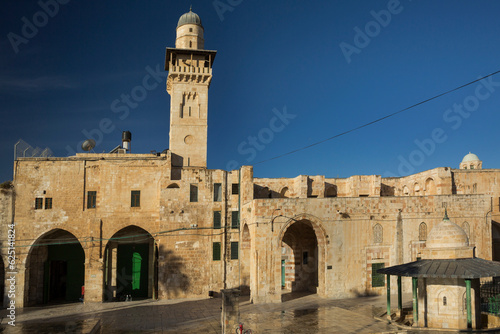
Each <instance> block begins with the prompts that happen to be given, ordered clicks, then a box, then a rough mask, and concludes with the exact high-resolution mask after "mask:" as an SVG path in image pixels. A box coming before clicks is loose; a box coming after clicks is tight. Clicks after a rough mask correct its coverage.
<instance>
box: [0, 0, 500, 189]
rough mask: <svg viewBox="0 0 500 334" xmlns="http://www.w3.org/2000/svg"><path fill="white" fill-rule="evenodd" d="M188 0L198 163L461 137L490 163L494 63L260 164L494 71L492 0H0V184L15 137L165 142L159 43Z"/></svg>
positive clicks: (348, 170) (497, 90)
mask: <svg viewBox="0 0 500 334" xmlns="http://www.w3.org/2000/svg"><path fill="white" fill-rule="evenodd" d="M54 4H57V7H58V8H56V6H55V5H54ZM190 4H192V6H193V11H194V12H196V13H197V14H199V15H200V17H201V19H202V22H203V26H204V28H205V48H206V49H211V50H217V51H218V54H217V57H216V59H215V62H214V71H213V74H214V77H213V80H212V84H211V87H210V91H209V128H208V129H209V130H208V131H209V132H208V168H212V169H215V168H220V169H227V168H228V167H230V166H231V167H232V166H235V165H237V164H245V165H254V174H255V176H257V177H295V176H297V175H300V174H308V175H326V176H327V177H337V176H339V177H348V176H351V175H357V174H378V175H382V176H389V175H392V176H401V175H407V174H411V173H415V172H419V171H423V170H427V169H432V168H435V167H443V166H449V167H454V168H458V164H459V163H460V161H461V159H462V157H463V156H464V155H465V154H467V153H468V152H469V151H471V152H473V153H476V154H477V155H478V156H479V157H480V158H481V159H482V160H483V167H484V168H499V167H500V156H499V155H498V149H497V145H496V143H497V142H499V141H500V132H499V131H497V128H498V124H499V121H500V113H499V112H498V111H499V109H500V74H497V75H495V76H492V77H491V78H490V79H488V80H487V81H483V82H482V83H474V84H472V85H470V86H467V87H465V88H463V89H460V90H458V91H455V92H453V93H450V94H448V95H446V96H443V97H440V98H438V99H435V100H433V101H431V102H428V103H426V104H423V105H420V106H418V107H416V108H413V109H411V110H408V111H406V112H404V113H401V114H398V115H396V116H394V117H392V118H389V119H386V120H384V121H382V122H379V123H376V124H374V125H371V126H368V127H365V128H362V129H360V130H357V131H355V132H351V133H349V134H346V135H344V136H341V137H338V138H336V139H333V140H330V141H327V142H324V143H322V144H320V145H316V146H314V147H312V148H310V149H306V150H302V151H299V152H297V153H295V154H290V155H287V156H285V157H282V158H279V159H274V160H270V161H266V162H263V163H260V162H261V161H265V160H268V159H271V158H273V157H276V156H279V155H281V154H283V153H286V152H289V151H293V150H295V149H297V148H300V147H304V146H308V145H311V144H314V143H316V142H318V141H321V140H324V139H326V138H329V137H332V136H335V135H336V134H338V133H342V132H344V131H347V130H350V129H352V128H355V127H358V126H360V125H363V124H365V123H368V122H371V121H373V120H375V119H377V118H380V117H383V116H385V115H388V114H391V113H393V112H396V111H398V110H401V109H404V108H406V107H409V106H411V105H413V104H416V103H419V102H421V101H423V100H425V99H427V98H430V97H433V96H435V95H438V94H440V93H443V92H445V91H447V90H450V89H453V88H456V87H458V86H460V85H462V84H465V83H467V82H470V81H473V80H476V79H477V78H479V77H481V76H484V75H487V74H489V73H492V72H495V71H498V70H500V62H499V55H500V43H499V38H498V36H500V34H499V33H500V20H498V13H500V2H498V1H485V0H476V1H472V0H470V1H461V0H452V1H438V2H436V1H424V0H422V1H417V0H413V1H410V0H401V1H394V0H391V1H373V0H370V1H347V0H346V1H307V2H305V1H292V0H288V1H249V0H243V1H242V0H217V1H212V0H208V1H207V0H204V1H201V0H199V1H196V0H192V1H170V0H168V1H166V0H163V1H159V0H150V1H130V0H124V1H120V2H115V1H76V0H59V1H58V2H56V0H42V1H41V2H37V1H25V0H23V1H18V0H7V1H5V3H4V4H3V8H4V10H3V11H2V12H1V13H0V16H1V18H0V49H1V53H0V60H1V70H0V117H1V124H2V129H1V131H0V162H1V163H0V182H1V181H4V180H9V179H11V178H12V165H13V146H14V144H15V143H16V142H17V140H18V139H23V140H24V141H26V142H28V143H29V144H31V145H32V146H33V147H36V146H38V147H41V148H45V147H48V148H50V149H51V150H52V151H53V152H54V155H55V156H68V155H69V154H72V153H74V152H75V151H81V150H80V149H79V147H80V143H81V142H82V141H83V140H85V139H86V135H85V134H86V133H87V135H90V136H94V137H95V139H97V140H98V146H97V147H96V148H95V151H96V152H108V151H110V150H111V149H112V148H114V147H115V146H117V145H119V144H120V141H121V132H122V131H124V130H129V131H131V132H132V150H133V152H135V153H149V152H150V151H152V150H155V151H162V150H164V149H166V148H168V146H169V145H168V131H169V110H170V98H169V95H168V94H167V93H166V91H165V75H166V73H164V72H163V70H162V69H163V63H164V57H165V48H166V47H174V45H175V28H176V25H177V21H178V19H179V17H180V16H181V15H182V14H183V13H185V12H187V11H188V10H189V6H190ZM30 26H31V28H33V27H34V28H35V29H31V30H30ZM157 68H159V69H160V70H161V71H159V72H158V71H157ZM151 73H155V76H152V77H153V78H154V77H155V78H157V80H158V84H157V85H154V86H155V88H154V89H151V90H148V91H147V95H146V96H142V97H141V99H140V101H136V102H137V103H134V105H133V107H130V108H129V113H128V114H127V115H125V114H123V113H115V112H113V109H112V108H111V105H112V103H113V102H114V101H115V100H117V99H118V100H120V99H121V96H122V94H125V95H130V94H131V92H132V91H134V89H135V91H138V90H137V88H136V87H138V86H141V85H143V79H144V78H145V77H146V76H147V75H151ZM155 80H156V79H155ZM155 80H153V81H151V83H156V81H155ZM100 127H101V129H100ZM103 129H104V130H106V131H102V130H103ZM110 130H112V131H110ZM105 132H106V133H105ZM98 133H99V134H98Z"/></svg>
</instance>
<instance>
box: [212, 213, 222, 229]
mask: <svg viewBox="0 0 500 334" xmlns="http://www.w3.org/2000/svg"><path fill="white" fill-rule="evenodd" d="M214 228H221V214H220V211H214Z"/></svg>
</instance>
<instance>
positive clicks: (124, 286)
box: [103, 226, 158, 301]
mask: <svg viewBox="0 0 500 334" xmlns="http://www.w3.org/2000/svg"><path fill="white" fill-rule="evenodd" d="M157 258H158V256H157V251H156V248H155V245H154V239H153V237H152V236H151V234H149V232H147V231H146V230H144V229H142V228H140V227H138V226H127V227H125V228H123V229H121V230H120V231H118V232H116V233H115V234H114V235H113V236H112V237H111V239H110V240H109V241H108V244H107V245H106V249H105V253H104V275H103V279H104V296H103V300H104V301H118V300H127V298H130V297H131V298H154V297H156V296H157V277H158V273H157V270H156V268H157V265H156V263H157Z"/></svg>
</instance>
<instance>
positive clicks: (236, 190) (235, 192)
mask: <svg viewBox="0 0 500 334" xmlns="http://www.w3.org/2000/svg"><path fill="white" fill-rule="evenodd" d="M231 190H232V191H231V193H232V194H233V195H238V194H239V193H240V185H239V184H238V183H233V186H232V188H231Z"/></svg>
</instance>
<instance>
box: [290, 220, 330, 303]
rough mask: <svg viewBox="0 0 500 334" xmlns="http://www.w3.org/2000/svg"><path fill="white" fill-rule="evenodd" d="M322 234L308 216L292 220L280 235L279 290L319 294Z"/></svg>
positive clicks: (322, 279) (322, 278) (321, 272)
mask: <svg viewBox="0 0 500 334" xmlns="http://www.w3.org/2000/svg"><path fill="white" fill-rule="evenodd" d="M323 243H324V233H323V232H322V231H321V230H320V229H319V227H317V226H315V224H313V223H312V222H311V221H310V220H308V219H301V220H293V222H291V223H290V224H289V225H288V226H287V227H286V229H285V230H284V233H283V234H282V238H281V263H280V265H281V277H280V280H281V288H282V292H310V293H322V292H323V290H324V277H323V276H324V268H322V266H319V263H322V261H324V259H323V251H324V245H323Z"/></svg>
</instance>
